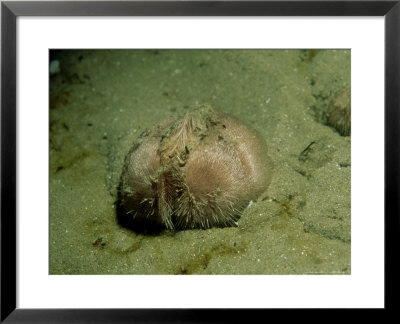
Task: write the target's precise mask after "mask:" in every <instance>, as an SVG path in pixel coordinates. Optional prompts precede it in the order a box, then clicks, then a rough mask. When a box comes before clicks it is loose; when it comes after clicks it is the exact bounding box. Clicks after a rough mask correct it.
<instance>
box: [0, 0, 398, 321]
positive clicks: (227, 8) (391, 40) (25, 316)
mask: <svg viewBox="0 0 400 324" xmlns="http://www.w3.org/2000/svg"><path fill="white" fill-rule="evenodd" d="M18 16H384V19H385V309H386V310H390V309H393V308H394V307H395V305H394V303H395V301H394V299H395V298H394V297H393V299H392V298H391V297H390V296H395V293H396V288H397V287H398V279H397V277H398V276H397V273H396V270H395V269H396V268H395V267H393V266H391V262H393V261H391V260H393V259H397V257H396V256H398V251H397V252H396V250H397V246H398V244H399V240H398V238H399V237H400V236H399V228H400V221H399V209H400V203H399V202H398V201H399V198H400V195H399V179H400V173H399V156H400V144H399V127H400V113H399V103H400V65H399V61H400V0H396V1H147V2H146V1H123V2H118V1H115V2H113V1H102V2H98V1H90V2H84V1H82V2H76V1H72V2H64V1H37V2H36V1H26V2H25V1H17V2H15V1H4V2H2V3H1V94H2V95H1V322H3V321H4V322H5V323H31V322H37V323H89V322H91V323H97V322H101V323H113V322H115V323H128V322H135V323H136V322H138V323H142V322H146V323H148V322H162V323H169V322H174V323H195V322H196V323H198V322H213V323H220V322H238V321H240V320H241V319H242V318H248V319H250V318H260V317H261V316H265V313H264V312H265V311H266V310H260V309H258V310H255V309H253V310H241V309H235V310H229V309H214V310H210V309H208V310H204V309H203V310H195V309H190V310H189V309H17V308H16V300H17V291H16V235H17V233H16V207H17V206H16V190H17V187H16V186H17V184H16V163H17V160H16V37H17V31H16V18H17V17H18ZM371 151H373V148H371ZM371 154H372V153H371Z"/></svg>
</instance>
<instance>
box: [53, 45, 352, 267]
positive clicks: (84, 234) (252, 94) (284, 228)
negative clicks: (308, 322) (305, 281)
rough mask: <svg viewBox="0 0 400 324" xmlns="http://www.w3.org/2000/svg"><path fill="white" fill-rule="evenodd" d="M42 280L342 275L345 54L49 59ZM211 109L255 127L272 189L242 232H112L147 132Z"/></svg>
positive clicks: (117, 54)
mask: <svg viewBox="0 0 400 324" xmlns="http://www.w3.org/2000/svg"><path fill="white" fill-rule="evenodd" d="M51 60H57V61H59V63H60V67H61V71H60V72H59V73H56V74H54V75H52V76H51V77H50V139H49V149H50V171H49V172H50V215H49V217H50V246H49V251H50V274H350V272H351V266H350V263H351V262H350V260H351V255H350V250H351V236H350V215H351V204H350V202H351V199H350V198H351V197H350V196H351V190H350V189H351V188H350V179H351V178H350V175H351V158H350V155H351V154H350V147H351V137H350V136H341V135H340V134H339V133H338V132H337V131H336V130H335V129H334V128H332V127H330V126H328V125H326V123H325V122H326V115H325V114H326V111H327V109H328V107H329V105H330V103H331V102H332V100H333V99H334V98H335V96H337V95H338V94H339V93H341V92H342V91H343V90H346V91H348V93H350V51H349V50H73V51H53V52H51ZM198 104H209V105H211V106H212V107H214V108H215V109H219V110H222V111H224V112H227V113H230V114H232V115H234V116H236V117H238V118H239V119H240V120H242V121H243V122H245V123H247V124H248V125H251V126H252V127H253V128H254V129H256V130H257V131H258V132H259V134H260V136H262V137H263V139H264V140H265V142H266V143H267V145H268V151H269V156H270V158H271V160H272V161H273V175H272V182H271V184H270V185H269V187H268V188H266V191H265V192H264V193H263V194H262V195H261V196H260V197H258V199H257V200H254V201H253V202H252V203H251V204H250V205H249V207H248V208H247V209H246V210H245V211H244V213H243V215H242V217H241V218H240V220H239V222H238V223H239V226H238V227H229V228H212V229H207V230H184V231H174V232H171V231H165V232H162V233H161V234H159V235H144V234H138V233H135V232H133V231H131V230H129V229H127V228H124V227H121V226H120V225H119V224H118V221H117V217H116V208H115V202H116V199H117V187H118V183H119V180H120V176H121V172H122V167H123V163H124V157H125V155H126V154H127V152H128V151H129V149H130V148H131V146H132V145H133V143H134V142H135V140H136V138H137V137H138V136H139V135H140V134H141V133H142V132H143V131H145V130H146V129H148V128H150V127H151V126H152V125H154V124H155V123H157V122H159V121H161V120H163V119H165V118H167V117H169V116H171V115H183V114H185V111H187V110H188V109H189V108H190V107H193V106H195V105H198Z"/></svg>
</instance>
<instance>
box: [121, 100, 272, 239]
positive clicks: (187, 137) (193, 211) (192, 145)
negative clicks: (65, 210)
mask: <svg viewBox="0 0 400 324" xmlns="http://www.w3.org/2000/svg"><path fill="white" fill-rule="evenodd" d="M270 180H271V163H270V160H269V158H268V155H267V147H266V144H265V143H264V142H263V141H262V140H261V139H260V136H259V135H258V134H257V132H255V131H254V130H252V129H250V128H249V127H248V126H246V125H245V124H243V123H242V122H240V121H239V120H238V119H236V118H235V117H233V116H230V115H228V114H225V113H223V112H220V111H217V110H214V109H213V108H211V107H210V106H207V105H200V106H197V107H195V108H194V109H192V110H190V111H189V112H187V113H186V115H185V116H183V117H171V118H168V119H166V120H164V121H162V122H161V123H159V124H157V125H155V126H153V127H152V128H151V129H150V130H149V131H146V132H144V133H142V134H141V136H140V137H139V138H138V140H137V141H136V142H135V144H134V145H133V147H132V149H131V150H130V151H129V153H128V154H127V156H126V158H125V163H124V167H123V171H122V174H121V178H120V183H119V186H118V199H117V202H116V212H117V219H118V222H119V224H120V225H121V226H124V227H126V228H129V229H131V230H133V231H135V232H139V233H147V234H157V233H160V232H161V231H162V230H165V229H167V230H182V229H195V228H202V229H207V228H211V227H227V226H237V221H238V219H239V218H240V216H241V213H242V211H243V210H244V208H245V207H246V206H247V204H248V203H249V201H250V200H251V199H256V198H257V197H258V196H259V195H260V194H261V193H262V192H264V191H265V190H266V189H267V187H268V185H269V183H270Z"/></svg>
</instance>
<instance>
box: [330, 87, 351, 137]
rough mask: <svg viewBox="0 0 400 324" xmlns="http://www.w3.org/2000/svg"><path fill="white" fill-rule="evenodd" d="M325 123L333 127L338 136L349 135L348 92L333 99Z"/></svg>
mask: <svg viewBox="0 0 400 324" xmlns="http://www.w3.org/2000/svg"><path fill="white" fill-rule="evenodd" d="M327 123H328V125H329V126H332V127H334V128H335V129H336V130H337V131H338V132H339V134H340V135H342V136H349V135H350V133H351V100H350V92H349V91H347V90H345V91H342V92H340V93H339V94H338V95H336V96H335V98H333V100H332V102H331V104H330V105H329V108H328V112H327Z"/></svg>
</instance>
